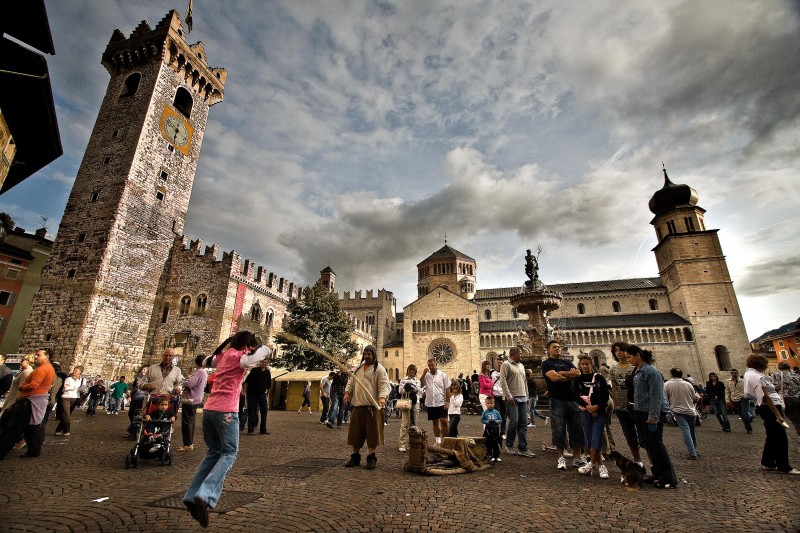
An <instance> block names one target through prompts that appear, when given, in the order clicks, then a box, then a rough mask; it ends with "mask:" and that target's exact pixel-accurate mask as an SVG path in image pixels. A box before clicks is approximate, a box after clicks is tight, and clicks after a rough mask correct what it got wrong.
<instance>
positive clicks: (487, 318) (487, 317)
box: [483, 309, 492, 320]
mask: <svg viewBox="0 0 800 533" xmlns="http://www.w3.org/2000/svg"><path fill="white" fill-rule="evenodd" d="M483 316H485V317H486V320H491V319H492V312H491V311H490V310H489V309H487V310H486V311H484V312H483Z"/></svg>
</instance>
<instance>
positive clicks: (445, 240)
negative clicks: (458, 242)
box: [444, 231, 447, 246]
mask: <svg viewBox="0 0 800 533" xmlns="http://www.w3.org/2000/svg"><path fill="white" fill-rule="evenodd" d="M444 244H445V246H447V232H446V231H445V232H444Z"/></svg>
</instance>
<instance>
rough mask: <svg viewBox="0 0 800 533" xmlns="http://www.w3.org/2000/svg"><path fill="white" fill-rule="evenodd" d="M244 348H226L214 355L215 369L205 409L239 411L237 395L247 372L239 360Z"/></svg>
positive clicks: (225, 411) (224, 411) (240, 390)
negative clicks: (212, 385)
mask: <svg viewBox="0 0 800 533" xmlns="http://www.w3.org/2000/svg"><path fill="white" fill-rule="evenodd" d="M244 354H245V350H234V349H233V348H226V349H225V350H223V351H222V353H221V354H219V355H218V356H217V357H216V362H217V371H216V372H214V374H215V375H216V377H215V378H214V387H213V388H212V389H211V394H210V395H209V397H208V400H206V405H205V407H204V408H205V409H208V410H210V411H219V412H222V413H236V412H238V411H239V396H240V394H241V392H242V381H244V375H245V374H246V373H247V369H246V368H242V366H241V364H240V363H239V360H240V359H241V358H242V356H243V355H244Z"/></svg>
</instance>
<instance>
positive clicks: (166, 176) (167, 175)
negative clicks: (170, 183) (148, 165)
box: [158, 170, 169, 181]
mask: <svg viewBox="0 0 800 533" xmlns="http://www.w3.org/2000/svg"><path fill="white" fill-rule="evenodd" d="M158 177H159V178H161V179H162V180H164V181H167V178H169V174H168V173H167V171H166V170H162V171H161V174H159V175H158Z"/></svg>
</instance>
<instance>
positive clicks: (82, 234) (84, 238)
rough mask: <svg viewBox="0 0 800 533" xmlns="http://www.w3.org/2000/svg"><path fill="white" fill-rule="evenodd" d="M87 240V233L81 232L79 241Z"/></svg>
mask: <svg viewBox="0 0 800 533" xmlns="http://www.w3.org/2000/svg"><path fill="white" fill-rule="evenodd" d="M85 240H86V234H85V233H79V234H78V242H83V241H85Z"/></svg>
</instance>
